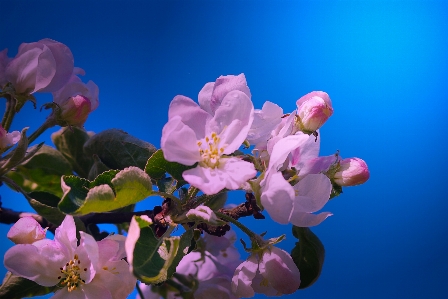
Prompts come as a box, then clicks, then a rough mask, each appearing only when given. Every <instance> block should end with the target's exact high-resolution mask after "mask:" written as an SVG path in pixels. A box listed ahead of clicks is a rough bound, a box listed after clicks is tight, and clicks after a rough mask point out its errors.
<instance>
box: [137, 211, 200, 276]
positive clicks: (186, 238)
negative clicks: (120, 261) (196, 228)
mask: <svg viewBox="0 0 448 299" xmlns="http://www.w3.org/2000/svg"><path fill="white" fill-rule="evenodd" d="M135 219H136V221H137V224H138V230H139V237H138V239H137V241H136V243H135V247H134V251H133V260H132V268H133V273H134V275H135V276H136V277H137V278H138V279H140V280H141V281H142V282H144V283H151V284H157V283H161V282H163V281H165V280H167V279H168V278H170V277H171V276H172V275H173V273H174V272H175V270H176V267H177V265H178V264H179V262H180V260H181V259H182V257H184V256H185V255H186V254H187V252H188V249H189V247H190V245H191V240H192V238H193V231H192V230H189V231H187V232H185V233H184V234H183V235H182V236H181V237H169V238H160V239H158V238H157V237H156V236H155V235H154V232H153V230H152V228H151V226H150V224H149V223H148V222H146V221H144V220H142V219H140V217H135Z"/></svg>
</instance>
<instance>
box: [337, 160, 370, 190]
mask: <svg viewBox="0 0 448 299" xmlns="http://www.w3.org/2000/svg"><path fill="white" fill-rule="evenodd" d="M339 165H340V166H339V169H338V171H337V172H336V173H335V174H334V178H333V180H334V182H335V183H336V184H338V185H339V186H355V185H360V184H363V183H365V182H366V181H367V180H368V179H369V177H370V172H369V169H368V168H367V164H366V162H364V160H362V159H359V158H348V159H344V160H342V161H341V162H340V164H339Z"/></svg>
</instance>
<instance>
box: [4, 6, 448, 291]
mask: <svg viewBox="0 0 448 299" xmlns="http://www.w3.org/2000/svg"><path fill="white" fill-rule="evenodd" d="M1 7H2V9H1V10H2V11H4V12H6V11H7V12H8V13H5V14H2V17H1V18H0V28H1V29H2V30H1V39H0V50H1V49H3V48H5V47H8V48H9V49H10V56H12V55H15V52H16V51H17V50H16V48H17V47H18V46H19V44H20V43H21V42H31V41H36V40H39V39H41V38H45V37H49V38H52V39H55V40H58V41H61V42H63V43H65V44H67V45H68V46H69V47H70V48H71V49H72V52H73V54H74V57H75V64H76V66H79V67H82V68H84V69H85V70H86V73H87V75H86V78H85V79H86V80H89V79H91V80H93V81H95V83H97V85H98V86H99V87H100V107H99V109H98V110H97V111H95V112H94V113H93V114H92V115H91V117H90V118H89V120H88V121H87V123H86V128H87V129H88V130H92V131H95V132H99V131H101V130H104V129H107V128H110V127H117V128H121V129H123V130H125V131H127V132H129V133H130V134H132V135H135V136H137V137H139V138H141V139H144V140H147V141H149V142H152V143H154V144H155V145H156V146H159V145H160V141H159V140H160V135H161V128H162V127H163V125H164V123H165V122H166V119H167V109H168V105H169V102H170V101H171V99H172V98H173V97H174V96H175V95H176V94H184V95H186V96H189V97H191V98H193V99H196V98H197V93H198V92H199V90H200V89H201V88H202V86H203V84H205V83H206V82H209V81H213V80H214V79H215V78H217V77H218V76H219V75H226V74H239V73H241V72H244V73H245V74H246V78H247V80H248V84H249V87H250V89H251V92H252V95H253V97H252V99H253V101H254V104H255V106H256V108H261V106H262V104H263V102H264V101H265V100H270V101H273V102H275V103H277V104H279V105H280V106H282V107H283V108H284V110H285V111H292V110H293V109H294V108H295V101H296V100H297V99H298V98H299V97H300V96H302V95H303V94H305V93H308V92H309V91H312V90H324V91H326V92H328V93H329V94H330V96H331V98H332V101H333V105H334V109H335V113H334V115H333V116H332V117H331V119H330V120H329V121H328V123H327V124H325V125H324V127H323V128H322V130H321V135H322V150H321V154H322V155H328V154H331V153H334V152H335V151H336V150H340V152H341V155H342V156H343V157H351V156H358V157H361V158H363V159H365V160H366V161H367V163H368V165H369V167H370V170H371V178H370V180H369V181H368V182H367V183H366V184H365V185H363V186H360V187H354V188H346V189H344V194H343V195H342V196H341V197H339V198H336V199H334V200H333V201H331V202H330V203H329V204H328V205H327V207H325V210H328V211H332V212H333V213H334V216H332V217H331V218H329V219H327V220H326V221H325V222H324V223H323V224H321V225H320V226H318V227H316V228H315V229H313V231H314V232H315V233H316V234H317V235H318V236H319V238H320V239H321V240H322V242H323V243H324V245H325V248H326V261H325V264H324V269H323V272H322V275H321V277H320V279H319V281H318V282H317V283H316V284H314V285H313V286H312V287H310V288H309V289H306V290H303V291H299V292H297V293H296V294H295V295H291V296H285V298H295V297H296V296H297V297H300V298H302V299H306V298H323V297H327V298H446V297H447V296H448V291H447V289H446V286H445V285H446V277H447V275H446V269H447V266H448V256H447V253H448V241H447V238H446V236H447V234H448V221H447V220H446V216H445V214H446V210H447V209H448V201H447V200H446V198H447V196H446V190H445V186H446V183H445V179H444V176H445V173H446V171H445V170H446V167H448V159H447V157H446V155H445V152H444V149H445V148H446V142H447V138H446V136H447V134H446V132H445V130H446V129H447V128H448V121H447V118H446V116H445V114H446V113H447V112H448V109H447V108H448V106H447V102H448V93H447V91H446V86H447V85H446V78H448V55H447V53H448V34H447V33H446V28H448V5H446V4H445V2H444V1H423V0H422V1H337V0H332V1H307V2H304V1H294V2H292V1H281V2H278V1H275V2H274V1H272V2H267V1H261V2H260V1H239V2H235V1H190V2H187V1H152V2H151V1H150V2H149V3H146V2H144V1H141V2H132V3H125V2H120V1H111V2H102V1H100V2H98V1H97V2H95V3H88V2H76V3H75V2H73V3H71V2H70V3H63V4H62V3H59V2H52V3H51V5H41V4H40V3H39V4H38V3H37V2H36V3H29V2H25V1H23V2H18V3H17V2H14V3H13V2H2V4H1ZM49 100H51V98H48V97H39V98H38V105H39V106H40V105H42V104H43V103H44V102H45V101H49ZM35 113H37V112H36V111H34V110H33V109H32V105H30V104H28V105H26V106H25V108H24V109H23V110H22V111H21V112H20V114H19V115H18V117H17V119H16V120H15V121H14V124H13V127H14V129H16V130H19V129H21V128H22V127H24V126H30V127H31V128H30V131H33V130H35V129H36V128H37V126H38V125H39V124H40V123H41V122H42V120H43V119H44V118H45V116H46V115H47V114H46V112H41V113H40V115H41V117H40V118H38V117H36V116H35ZM49 135H50V134H49V133H48V134H46V135H45V136H46V138H47V141H48V142H50V141H49ZM0 194H1V195H2V203H3V206H4V207H8V208H15V209H25V208H26V203H25V202H24V199H23V198H21V197H20V196H18V195H15V194H14V193H13V192H11V191H9V190H6V187H2V188H1V189H0ZM238 194H239V195H235V196H234V197H233V198H232V201H234V202H239V201H242V200H243V198H242V197H240V193H238ZM152 205H153V204H152V203H151V204H150V207H152ZM150 207H149V208H150ZM244 223H248V224H252V223H253V221H252V220H250V219H245V220H244ZM256 223H257V225H258V226H257V231H258V232H260V233H261V232H263V231H265V230H267V231H268V237H273V236H276V235H278V234H281V233H282V232H281V231H280V228H282V229H284V228H285V227H284V226H275V225H274V226H272V225H271V223H270V222H269V221H264V222H263V221H258V222H256ZM8 228H9V227H8V226H6V225H1V226H0V233H1V234H2V235H5V234H6V231H7V230H8ZM287 229H288V230H289V229H290V228H289V227H288V228H287ZM246 240H247V239H246ZM294 242H295V240H294V238H293V237H292V236H291V235H289V236H288V239H287V240H286V241H284V242H282V243H281V244H280V247H282V248H283V249H285V250H290V249H291V248H292V247H293V246H294ZM11 245H12V243H9V241H5V242H4V243H2V245H1V249H2V252H1V254H3V253H4V251H5V250H6V249H7V248H9V247H10V246H11ZM242 254H243V256H245V253H244V252H242ZM4 272H5V270H4V268H1V271H0V276H1V275H3V273H4ZM256 298H264V297H263V296H257V297H256Z"/></svg>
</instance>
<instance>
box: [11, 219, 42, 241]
mask: <svg viewBox="0 0 448 299" xmlns="http://www.w3.org/2000/svg"><path fill="white" fill-rule="evenodd" d="M6 236H7V237H8V239H10V240H11V241H13V242H14V243H16V244H32V243H34V242H36V241H38V240H42V239H44V238H45V229H43V228H42V227H41V226H40V224H39V223H38V222H37V221H36V220H35V219H34V218H33V217H29V216H27V217H23V218H20V219H19V220H17V222H16V223H15V224H14V225H13V226H12V227H11V229H10V230H9V232H8V234H7V235H6Z"/></svg>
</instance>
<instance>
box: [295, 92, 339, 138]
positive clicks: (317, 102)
mask: <svg viewBox="0 0 448 299" xmlns="http://www.w3.org/2000/svg"><path fill="white" fill-rule="evenodd" d="M296 104H297V115H298V118H299V129H300V130H302V131H304V132H314V131H316V130H317V129H319V128H320V127H321V126H322V125H323V124H324V123H325V122H326V121H327V119H328V118H329V117H330V116H331V115H332V114H333V107H332V105H331V100H330V97H329V96H328V94H327V93H326V92H323V91H313V92H310V93H308V94H306V95H304V96H303V97H301V98H300V99H299V100H298V101H297V103H296Z"/></svg>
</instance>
